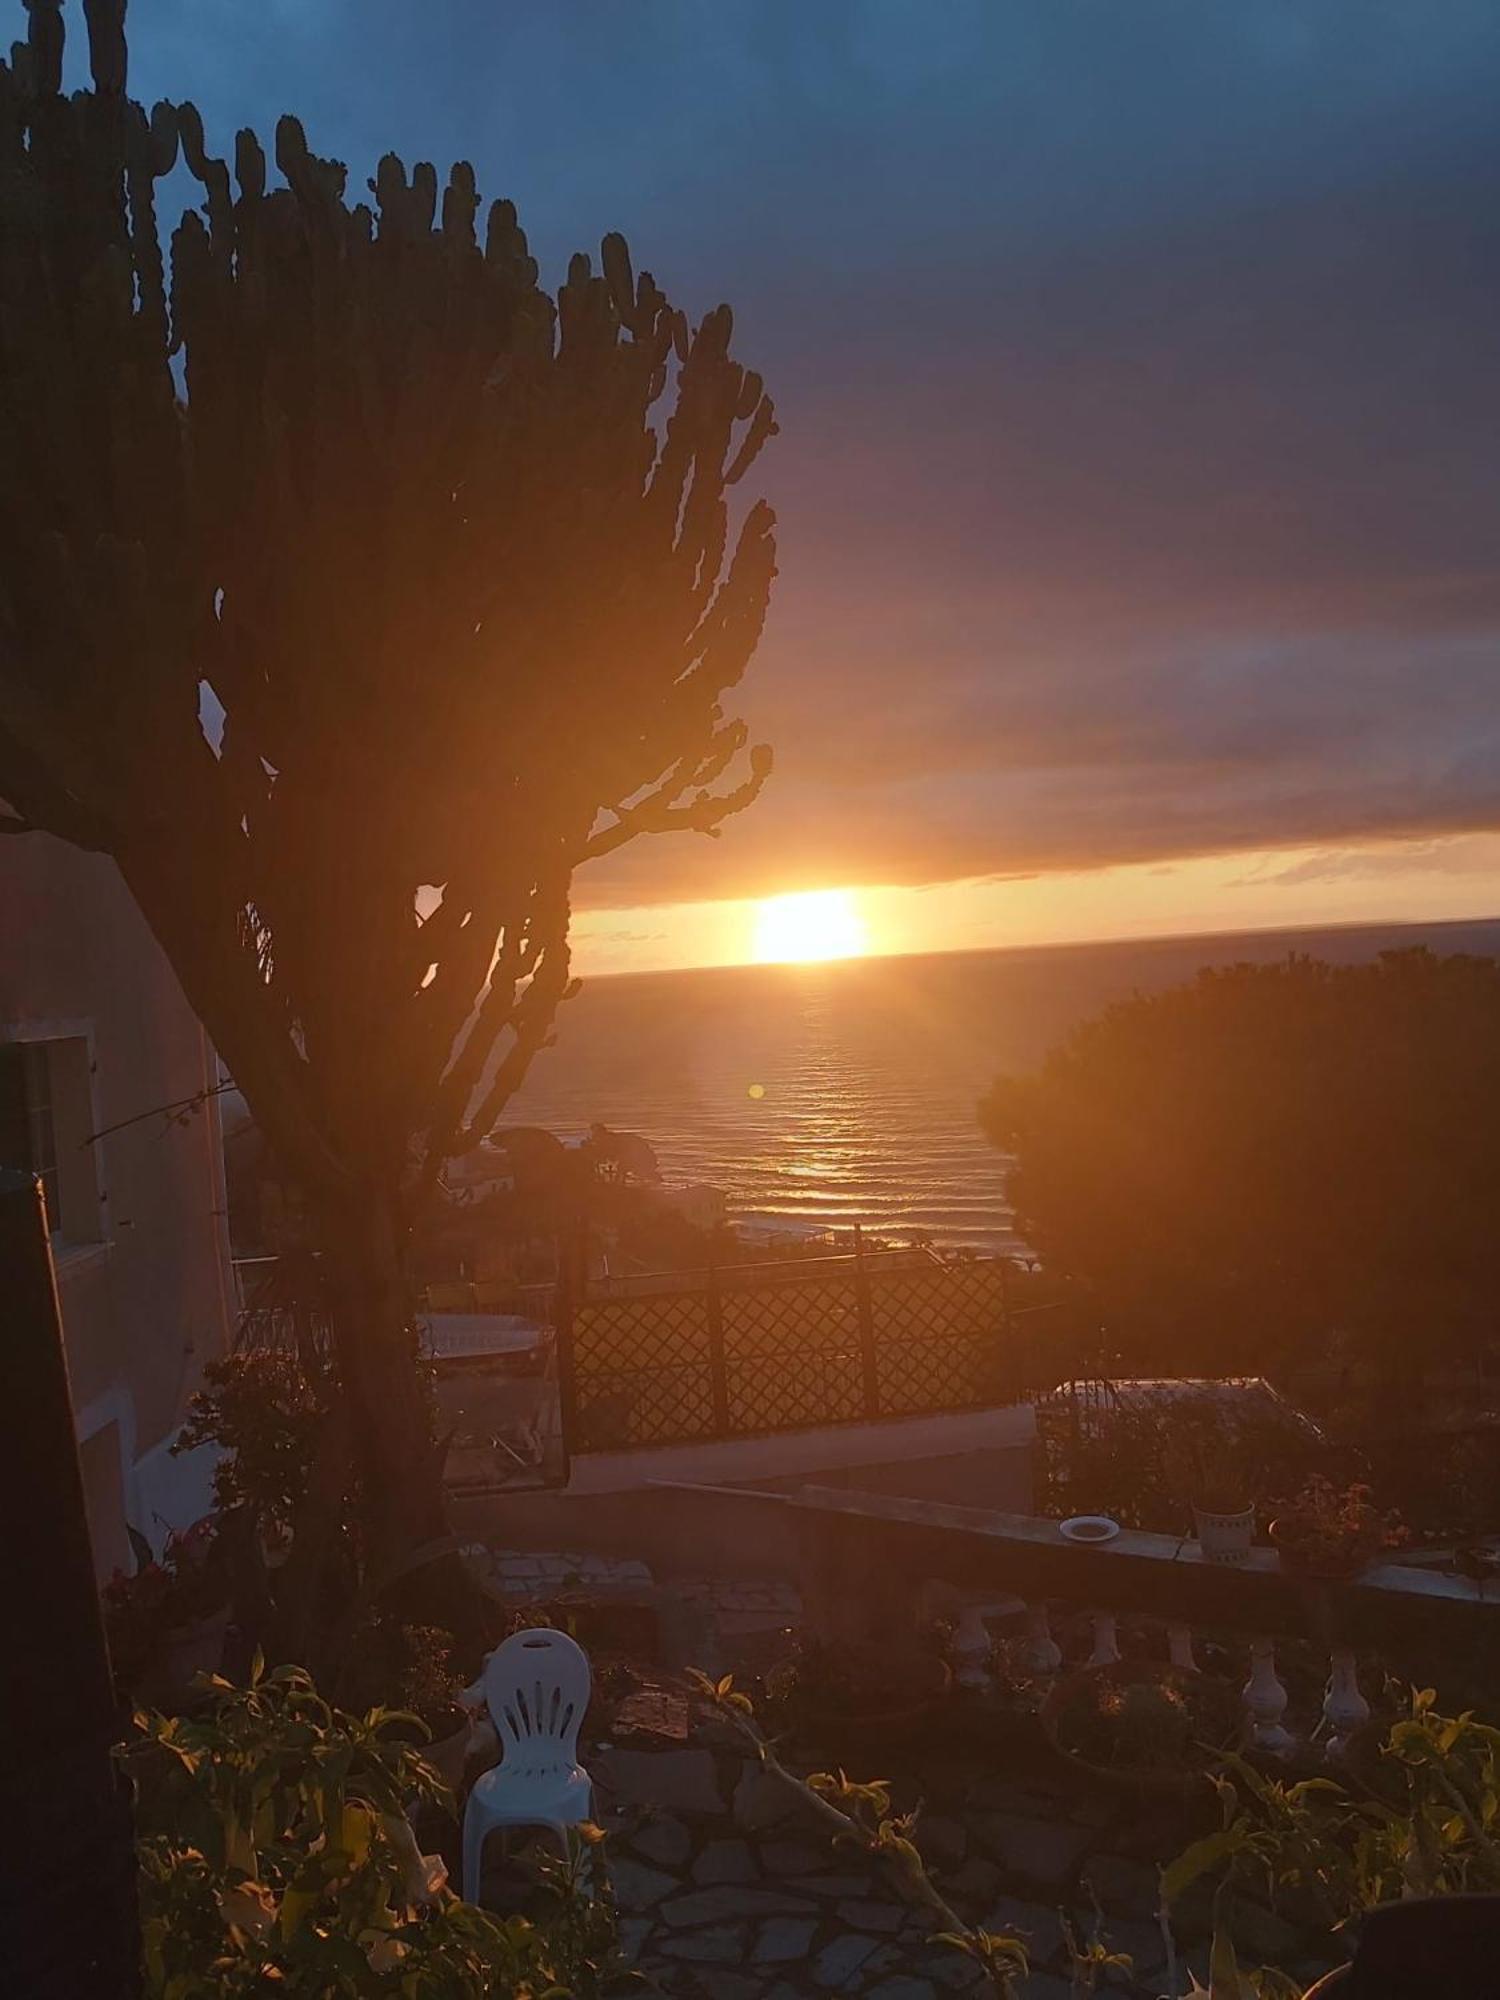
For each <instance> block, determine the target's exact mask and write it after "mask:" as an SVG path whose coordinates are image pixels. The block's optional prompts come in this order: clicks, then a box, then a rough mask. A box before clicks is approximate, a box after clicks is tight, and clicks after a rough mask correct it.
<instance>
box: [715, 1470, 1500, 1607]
mask: <svg viewBox="0 0 1500 2000" xmlns="http://www.w3.org/2000/svg"><path fill="white" fill-rule="evenodd" d="M712 1492H713V1500H714V1505H715V1506H716V1507H717V1508H718V1509H720V1510H723V1509H725V1508H727V1507H729V1506H731V1505H733V1504H738V1505H739V1506H740V1507H741V1508H742V1509H744V1510H745V1512H746V1513H747V1514H752V1515H753V1514H755V1513H759V1514H760V1516H761V1518H762V1519H763V1520H764V1521H765V1523H766V1538H767V1540H768V1541H770V1542H774V1543H776V1544H777V1545H779V1546H781V1547H783V1548H784V1547H787V1546H789V1545H794V1546H798V1547H799V1548H800V1549H801V1550H802V1551H803V1556H804V1560H805V1561H811V1563H812V1564H813V1565H814V1567H815V1568H816V1571H817V1572H818V1574H819V1576H820V1577H821V1579H822V1587H823V1588H824V1589H825V1590H826V1589H829V1588H831V1589H832V1590H833V1591H834V1592H835V1594H844V1593H849V1594H851V1595H853V1596H855V1597H858V1596H859V1595H860V1594H862V1593H863V1594H866V1595H872V1594H876V1593H877V1592H879V1591H887V1590H890V1589H892V1588H899V1584H898V1583H897V1581H896V1580H898V1579H907V1580H909V1581H918V1580H921V1579H923V1578H928V1577H932V1578H941V1579H942V1580H943V1581H944V1582H948V1583H953V1584H957V1585H961V1586H963V1587H965V1588H972V1589H979V1590H994V1591H1003V1592H1008V1593H1014V1594H1016V1595H1018V1596H1021V1597H1024V1598H1029V1599H1031V1600H1033V1601H1035V1600H1045V1599H1047V1598H1059V1599H1063V1600H1066V1601H1068V1602H1071V1603H1075V1604H1079V1605H1085V1606H1097V1607H1099V1608H1100V1609H1106V1610H1112V1611H1135V1612H1145V1613H1149V1614H1151V1615H1154V1616H1157V1617H1160V1618H1164V1619H1168V1620H1180V1621H1181V1622H1182V1623H1184V1624H1190V1625H1196V1626H1222V1627H1225V1628H1227V1629H1229V1630H1238V1631H1242V1632H1248V1633H1266V1634H1271V1635H1276V1634H1286V1633H1305V1634H1307V1635H1308V1636H1309V1637H1311V1638H1313V1639H1315V1640H1317V1641H1318V1642H1320V1643H1323V1644H1327V1643H1330V1642H1334V1641H1344V1642H1347V1643H1350V1644H1354V1643H1360V1644H1366V1645H1378V1644H1379V1643H1380V1642H1381V1641H1382V1640H1389V1639H1391V1638H1394V1637H1397V1636H1400V1637H1404V1638H1431V1637H1433V1636H1434V1635H1435V1634H1437V1633H1439V1632H1440V1633H1442V1634H1443V1635H1444V1637H1448V1638H1452V1639H1454V1640H1458V1639H1460V1638H1462V1637H1464V1636H1473V1635H1475V1634H1476V1633H1477V1632H1478V1630H1479V1629H1480V1622H1481V1621H1483V1620H1484V1619H1485V1618H1486V1617H1491V1618H1493V1617H1494V1616H1495V1615H1496V1614H1497V1613H1500V1595H1497V1596H1492V1597H1489V1598H1485V1597H1482V1596H1481V1594H1480V1591H1479V1588H1478V1586H1477V1585H1475V1584H1472V1583H1470V1582H1468V1581H1467V1580H1466V1579H1465V1578H1463V1577H1457V1576H1440V1575H1437V1574H1434V1572H1432V1571H1431V1570H1424V1569H1408V1568H1405V1567H1403V1566H1402V1565H1401V1564H1399V1563H1385V1564H1382V1565H1380V1566H1379V1567H1377V1568H1374V1569H1371V1570H1369V1571H1367V1572H1366V1573H1365V1575H1364V1576H1362V1577H1360V1578H1359V1579H1358V1581H1357V1582H1353V1583H1338V1584H1321V1583H1316V1582H1313V1581H1311V1580H1309V1579H1306V1578H1302V1577H1298V1576H1295V1575H1293V1574H1290V1573H1288V1572H1287V1571H1286V1570H1284V1569H1283V1568H1282V1567H1281V1562H1280V1558H1279V1557H1278V1555H1277V1553H1276V1551H1275V1550H1274V1549H1252V1550H1251V1552H1250V1555H1249V1557H1248V1559H1247V1560H1246V1561H1245V1562H1244V1563H1242V1564H1221V1563H1211V1562H1206V1561H1205V1560H1204V1558H1203V1555H1202V1552H1201V1551H1200V1550H1199V1548H1198V1546H1197V1544H1196V1542H1193V1541H1190V1540H1179V1539H1177V1538H1176V1537H1175V1536H1172V1535H1150V1534H1144V1533H1140V1532H1137V1531H1134V1530H1128V1529H1127V1530H1126V1531H1124V1532H1123V1533H1122V1534H1120V1535H1119V1536H1118V1537H1117V1539H1116V1540H1114V1541H1113V1542H1106V1543H1102V1544H1095V1545H1093V1546H1084V1545H1080V1544H1078V1543H1075V1542H1067V1541H1064V1540H1063V1539H1062V1537H1061V1536H1060V1535H1059V1533H1058V1524H1057V1523H1056V1521H1051V1520H1045V1519H1042V1518H1040V1517H1038V1516H1035V1515H1029V1514H1013V1513H1005V1512H1001V1511H1000V1510H998V1509H990V1508H982V1507H960V1506H954V1505H951V1504H947V1503H945V1502H942V1501H933V1500H910V1499H905V1498H902V1497H900V1496H897V1495H894V1494H883V1493H851V1492H846V1491H841V1490H837V1489H834V1488H829V1487H818V1486H811V1485H809V1486H803V1487H801V1488H799V1489H798V1490H797V1491H795V1492H788V1493H768V1492H765V1491H757V1490H755V1489H751V1488H744V1487H742V1488H740V1489H738V1490H737V1491H734V1492H731V1491H730V1490H728V1489H725V1488H723V1487H716V1488H714V1489H712ZM682 1497H683V1498H684V1499H686V1498H687V1494H686V1493H685V1492H684V1493H683V1495H682ZM701 1498H702V1496H700V1500H701ZM792 1522H799V1523H801V1524H802V1526H801V1539H800V1541H799V1540H798V1538H797V1537H795V1536H794V1537H788V1536H787V1533H786V1528H787V1524H789V1523H792ZM746 1539H751V1537H750V1536H749V1535H748V1534H747V1536H746ZM810 1574H811V1571H809V1570H804V1572H803V1575H804V1579H806V1578H807V1577H808V1576H809V1575H810ZM1486 1629H1492V1628H1486Z"/></svg>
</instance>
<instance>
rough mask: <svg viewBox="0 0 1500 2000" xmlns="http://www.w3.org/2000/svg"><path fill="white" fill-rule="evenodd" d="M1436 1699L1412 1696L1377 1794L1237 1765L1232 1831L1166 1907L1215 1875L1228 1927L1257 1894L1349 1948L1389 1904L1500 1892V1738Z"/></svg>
mask: <svg viewBox="0 0 1500 2000" xmlns="http://www.w3.org/2000/svg"><path fill="white" fill-rule="evenodd" d="M1434 1701H1435V1697H1434V1695H1433V1692H1432V1690H1431V1689H1430V1688H1428V1689H1420V1690H1413V1692H1412V1694H1411V1697H1410V1701H1409V1704H1408V1707H1407V1711H1406V1713H1405V1714H1404V1715H1402V1716H1399V1717H1398V1718H1397V1719H1396V1720H1395V1721H1394V1722H1393V1723H1392V1724H1391V1725H1390V1728H1389V1730H1388V1732H1387V1734H1386V1737H1385V1741H1384V1743H1383V1745H1382V1754H1381V1759H1380V1763H1379V1766H1378V1769H1377V1773H1376V1777H1375V1782H1374V1783H1373V1784H1372V1786H1371V1787H1370V1788H1368V1789H1365V1788H1360V1789H1351V1788H1350V1787H1348V1786H1345V1785H1341V1784H1338V1783H1336V1782H1335V1781H1334V1780H1333V1779H1331V1778H1305V1779H1302V1780H1300V1781H1298V1782H1296V1783H1291V1782H1287V1781H1285V1780H1281V1779H1277V1778H1271V1777H1267V1776H1264V1775H1263V1774H1262V1773H1261V1772H1260V1771H1258V1770H1256V1769H1255V1767H1254V1766H1253V1765H1252V1764H1250V1763H1249V1762H1247V1761H1246V1760H1245V1759H1244V1758H1242V1757H1238V1756H1229V1757H1227V1758H1226V1759H1225V1760H1224V1766H1225V1768H1224V1775H1222V1776H1221V1777H1219V1778H1218V1779H1217V1780H1216V1782H1217V1785H1218V1791H1219V1797H1220V1802H1221V1808H1222V1822H1221V1824H1220V1826H1219V1827H1218V1828H1217V1829H1216V1830H1215V1831H1214V1832H1212V1833H1209V1834H1206V1835H1205V1836H1204V1837H1203V1838H1202V1839H1201V1840H1197V1841H1195V1842H1194V1843H1193V1844H1192V1846H1190V1847H1188V1848H1187V1849H1186V1850H1185V1851H1184V1852H1183V1853H1182V1854H1180V1855H1179V1856H1178V1857H1177V1859H1176V1860H1175V1861H1173V1862H1172V1863H1171V1864H1170V1865H1169V1866H1168V1867H1167V1868H1166V1869H1165V1870H1164V1871H1163V1873H1162V1895H1163V1898H1164V1900H1165V1901H1166V1903H1167V1904H1168V1905H1173V1904H1176V1903H1177V1902H1179V1901H1180V1900H1181V1898H1182V1897H1183V1896H1184V1894H1185V1893H1186V1892H1187V1891H1188V1890H1189V1889H1190V1888H1191V1887H1192V1886H1193V1885H1194V1884H1195V1883H1197V1882H1200V1881H1203V1880H1204V1879H1205V1878H1207V1879H1209V1880H1212V1881H1215V1882H1217V1883H1218V1885H1219V1888H1218V1899H1219V1900H1218V1908H1219V1914H1220V1917H1221V1919H1223V1920H1224V1922H1223V1923H1221V1929H1222V1928H1225V1926H1226V1925H1227V1918H1228V1914H1229V1911H1230V1909H1231V1907H1232V1901H1233V1898H1234V1896H1235V1895H1236V1893H1245V1894H1251V1893H1253V1894H1255V1895H1257V1896H1259V1897H1263V1898H1265V1899H1266V1900H1268V1901H1269V1902H1270V1904H1271V1905H1272V1906H1273V1907H1277V1908H1282V1909H1285V1910H1287V1911H1288V1912H1290V1913H1291V1914H1292V1915H1293V1916H1294V1917H1295V1918H1296V1919H1298V1920H1300V1921H1306V1920H1308V1919H1309V1918H1310V1919H1311V1920H1313V1921H1315V1922H1316V1923H1317V1924H1318V1925H1319V1926H1321V1928H1322V1929H1323V1930H1324V1931H1326V1932H1327V1934H1328V1935H1329V1936H1330V1938H1334V1939H1339V1940H1344V1941H1346V1945H1347V1938H1348V1934H1349V1932H1350V1930H1351V1927H1353V1926H1355V1925H1357V1923H1358V1920H1359V1918H1360V1917H1361V1915H1362V1914H1363V1913H1364V1912H1365V1911H1367V1910H1370V1909H1373V1908H1374V1907H1375V1906H1376V1905H1377V1904H1379V1903H1385V1902H1392V1901H1395V1900H1396V1899H1397V1898H1399V1897H1402V1896H1442V1895H1461V1894H1464V1893H1465V1892H1468V1891H1473V1890H1496V1889H1500V1729H1495V1728H1492V1727H1491V1726H1490V1725H1489V1724H1487V1723H1482V1722H1479V1721H1477V1720H1476V1719H1475V1718H1474V1717H1473V1716H1472V1715H1470V1714H1464V1715H1460V1716H1444V1715H1440V1714H1439V1713H1438V1712H1437V1710H1436V1708H1435V1706H1434ZM1235 1976H1236V1977H1237V1978H1240V1977H1248V1975H1244V1976H1242V1975H1240V1973H1239V1972H1238V1969H1237V1968H1236V1975H1235ZM1215 1990H1216V1991H1217V1989H1215ZM1225 1990H1226V1991H1228V1992H1231V1993H1236V1994H1237V1993H1238V1992H1239V1991H1240V1988H1238V1987H1234V1986H1229V1985H1226V1988H1225ZM1253 1990H1255V1991H1257V1992H1258V1991H1260V1990H1262V1989H1261V1988H1260V1987H1255V1988H1254V1989H1253Z"/></svg>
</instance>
